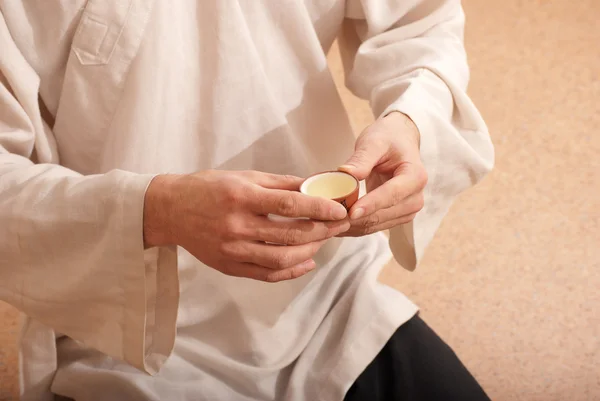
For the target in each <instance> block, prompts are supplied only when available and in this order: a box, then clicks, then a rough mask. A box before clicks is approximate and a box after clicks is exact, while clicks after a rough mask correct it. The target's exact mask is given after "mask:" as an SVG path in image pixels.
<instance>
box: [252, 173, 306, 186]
mask: <svg viewBox="0 0 600 401" xmlns="http://www.w3.org/2000/svg"><path fill="white" fill-rule="evenodd" d="M250 174H251V176H250V179H251V180H252V181H253V182H254V183H255V184H257V185H260V186H261V187H263V188H267V189H283V190H287V191H299V190H300V185H301V184H302V182H303V181H304V178H300V177H296V176H293V175H280V174H271V173H263V172H259V171H252V172H250Z"/></svg>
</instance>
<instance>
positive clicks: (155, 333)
mask: <svg viewBox="0 0 600 401" xmlns="http://www.w3.org/2000/svg"><path fill="white" fill-rule="evenodd" d="M0 49H2V57H0V299H1V300H3V301H6V302H8V303H10V304H12V305H13V306H15V307H16V308H18V309H19V310H21V311H22V312H23V313H25V314H26V315H28V316H29V317H30V318H32V319H34V320H37V321H39V322H41V323H43V324H44V325H46V326H49V327H51V328H52V329H53V330H54V331H55V332H57V333H61V334H63V335H67V336H69V337H71V338H73V339H74V340H77V341H80V342H82V343H84V344H86V345H87V346H90V347H93V348H96V349H98V350H100V351H101V352H104V353H105V354H107V355H110V356H113V357H115V358H119V359H122V360H125V361H127V362H128V363H130V364H131V365H133V366H136V367H137V368H139V369H142V370H145V371H147V372H149V373H154V372H156V371H157V370H158V368H159V366H160V364H161V363H162V362H163V361H164V360H165V359H166V357H167V356H168V355H169V353H170V352H171V350H172V347H173V343H174V338H175V319H176V310H177V305H178V288H177V286H178V283H177V278H176V277H177V270H176V264H177V262H176V255H175V252H174V251H173V250H171V249H151V250H144V246H143V227H142V225H143V204H144V196H145V191H146V188H147V186H148V184H149V183H150V181H151V180H152V178H153V176H152V175H144V174H134V173H131V172H126V171H120V170H113V171H110V172H107V173H106V174H98V175H90V176H82V175H81V174H78V173H77V172H75V171H72V170H70V169H67V168H65V167H62V166H60V165H59V155H58V151H57V146H56V142H55V138H54V135H53V133H52V130H51V129H50V128H49V126H48V125H47V124H46V123H45V122H44V120H43V118H42V115H41V112H40V104H39V101H38V99H39V97H38V96H39V90H38V89H39V83H40V79H39V77H38V76H37V74H36V73H35V71H34V70H33V69H32V67H31V66H30V65H29V64H28V63H27V61H26V60H25V58H24V57H23V55H22V54H21V53H20V51H19V49H18V48H17V46H16V44H15V43H14V41H13V40H12V38H11V35H10V32H9V30H8V28H7V25H6V23H5V20H4V17H3V15H2V13H1V12H0Z"/></svg>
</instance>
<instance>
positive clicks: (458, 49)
mask: <svg viewBox="0 0 600 401" xmlns="http://www.w3.org/2000/svg"><path fill="white" fill-rule="evenodd" d="M0 12H1V14H0V101H1V103H0V299H2V300H4V301H7V302H9V303H10V304H12V305H14V306H15V307H17V308H18V309H20V310H21V311H22V312H23V313H24V314H25V315H26V316H27V319H26V321H25V323H24V326H23V332H22V342H21V353H20V355H21V387H22V399H23V400H36V401H39V400H50V399H52V398H53V394H58V395H62V396H65V397H70V398H73V399H76V400H82V401H85V400H125V399H126V400H175V401H177V400H182V401H183V400H215V399H226V400H332V401H334V400H337V401H339V400H342V399H343V397H344V394H345V392H346V391H347V389H348V388H349V387H350V385H351V384H352V382H353V381H354V380H355V379H356V378H357V377H358V376H359V374H360V373H361V372H362V371H363V370H364V368H365V367H366V366H367V365H368V363H369V362H370V361H371V360H372V359H373V358H374V357H375V355H376V354H377V353H378V351H379V350H380V349H381V348H382V347H383V345H384V344H385V343H386V341H387V340H388V339H389V337H390V336H391V335H392V334H393V332H394V331H395V330H396V329H397V328H398V327H399V326H400V325H401V324H402V323H404V322H405V321H406V320H408V319H410V317H412V316H413V315H414V313H415V312H416V310H417V308H416V306H415V305H414V304H412V303H411V302H410V301H409V300H408V299H406V298H405V297H404V296H403V295H402V294H401V293H399V292H397V291H395V290H393V289H391V288H390V287H387V286H385V285H383V284H381V283H379V282H378V280H377V276H378V274H379V271H380V269H381V268H382V266H384V265H385V263H386V262H387V261H388V259H389V258H390V256H391V254H390V248H391V250H392V252H393V255H394V256H395V258H396V259H397V260H398V262H400V264H402V265H403V266H404V267H405V268H407V269H414V267H415V266H416V264H417V263H418V260H419V258H420V256H421V255H422V253H423V250H424V249H425V246H426V245H427V243H428V242H429V241H430V240H431V238H432V236H433V234H434V232H435V230H436V229H437V227H438V225H439V223H440V221H441V219H442V217H443V216H444V214H445V213H446V211H447V210H448V208H449V207H450V204H451V201H452V199H453V198H454V197H455V196H456V195H457V194H458V193H459V192H461V191H463V190H464V189H466V188H468V187H469V186H471V185H473V184H475V183H476V182H477V181H478V180H480V179H481V178H482V177H483V176H484V175H485V174H486V173H487V172H488V171H489V170H490V168H491V167H492V164H493V148H492V145H491V142H490V139H489V135H488V132H487V128H486V126H485V124H484V122H483V120H482V118H481V116H480V115H479V113H478V112H477V110H476V108H475V107H474V106H473V104H472V103H471V101H470V100H469V98H468V97H467V95H466V93H465V88H466V85H467V81H468V68H467V64H466V57H465V53H464V48H463V25H464V15H463V12H462V9H461V6H460V2H459V1H457V0H347V1H342V0H304V1H302V0H203V1H197V0H177V1H165V0H162V1H161V0H114V1H105V0H87V1H86V0H22V1H17V0H0ZM336 37H339V43H340V49H341V52H342V56H343V60H344V62H345V66H346V82H347V85H348V87H349V88H350V89H351V90H352V91H353V92H354V93H356V94H357V95H358V96H361V97H363V98H367V99H369V101H370V103H371V106H372V108H373V112H374V113H375V115H376V116H381V115H385V114H386V113H388V112H390V111H393V110H397V111H401V112H403V113H406V114H407V115H409V116H410V117H411V118H412V119H413V120H414V121H415V123H416V125H417V126H418V128H419V130H420V132H421V156H422V159H423V161H424V163H425V166H426V169H427V171H428V174H429V183H428V185H427V187H426V189H425V197H426V203H425V207H424V209H423V211H422V212H421V213H419V214H418V216H417V217H416V219H415V220H414V222H413V223H410V224H407V225H404V226H401V227H397V228H395V229H393V230H392V231H391V237H390V238H391V239H390V241H389V245H388V240H387V239H386V237H385V236H384V235H382V234H376V235H371V236H366V237H362V238H353V239H343V240H342V239H332V240H330V241H329V242H328V243H327V245H326V246H325V247H324V248H323V249H322V250H321V251H320V252H319V254H318V255H317V257H316V261H317V264H318V268H317V269H315V270H314V271H313V272H311V273H309V274H307V275H306V276H303V277H301V278H299V279H296V280H292V281H287V282H281V283H277V284H267V283H262V282H258V281H252V280H248V279H240V278H234V277H229V276H225V275H223V274H221V273H219V272H217V271H215V270H213V269H211V268H208V267H207V266H204V265H203V264H202V263H200V262H199V261H198V260H196V259H195V258H193V257H192V256H191V255H190V254H188V253H187V252H185V251H184V250H182V249H176V248H172V247H162V248H153V249H149V250H144V247H143V240H142V224H143V222H142V216H143V200H144V194H145V190H146V188H147V186H148V184H149V182H150V180H151V179H152V177H154V176H155V175H156V174H159V173H191V172H195V171H198V170H204V169H228V170H239V169H254V170H260V171H265V172H271V173H279V174H294V175H298V176H307V175H309V174H312V173H314V172H317V171H322V170H327V169H332V168H336V167H337V166H338V165H340V164H341V163H343V162H344V161H345V160H346V159H347V158H348V157H349V156H350V155H351V153H352V150H353V146H354V136H353V133H352V131H351V128H350V125H349V122H348V118H347V115H346V113H345V110H344V108H343V106H342V103H341V101H340V97H339V95H338V93H337V91H336V88H335V85H334V82H333V80H332V77H331V74H330V71H329V70H328V67H327V62H326V61H327V60H326V53H327V51H328V50H329V48H330V46H331V45H332V43H333V41H334V40H335V39H336ZM399 135H401V133H399Z"/></svg>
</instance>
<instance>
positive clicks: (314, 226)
mask: <svg viewBox="0 0 600 401" xmlns="http://www.w3.org/2000/svg"><path fill="white" fill-rule="evenodd" d="M248 226H249V227H250V228H249V230H248V237H247V238H246V239H249V240H254V241H263V242H272V243H275V244H282V245H301V244H307V243H310V242H316V241H321V240H324V239H327V238H331V237H335V236H336V235H338V234H340V233H342V232H344V231H346V230H348V229H349V228H350V222H349V221H348V220H347V219H344V220H337V221H316V220H285V221H278V220H272V219H270V218H268V217H266V216H255V217H254V218H252V219H250V220H249V221H248Z"/></svg>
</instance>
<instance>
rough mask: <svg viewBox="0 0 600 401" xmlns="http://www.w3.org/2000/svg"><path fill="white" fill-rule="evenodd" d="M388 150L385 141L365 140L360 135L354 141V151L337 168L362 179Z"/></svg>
mask: <svg viewBox="0 0 600 401" xmlns="http://www.w3.org/2000/svg"><path fill="white" fill-rule="evenodd" d="M364 138H367V137H366V136H365V137H364ZM388 150H389V145H388V144H387V142H386V141H381V140H366V139H363V137H360V138H359V139H358V140H357V141H356V148H355V150H354V153H353V154H352V156H350V158H349V159H348V161H346V163H344V164H343V165H342V166H340V167H339V168H338V170H340V171H345V172H347V173H350V174H352V175H353V176H355V177H356V178H357V179H358V180H364V179H365V178H367V177H368V176H369V174H371V170H373V167H375V166H376V165H377V164H378V163H379V160H381V158H382V157H383V156H384V155H385V154H386V153H387V151H388Z"/></svg>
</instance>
